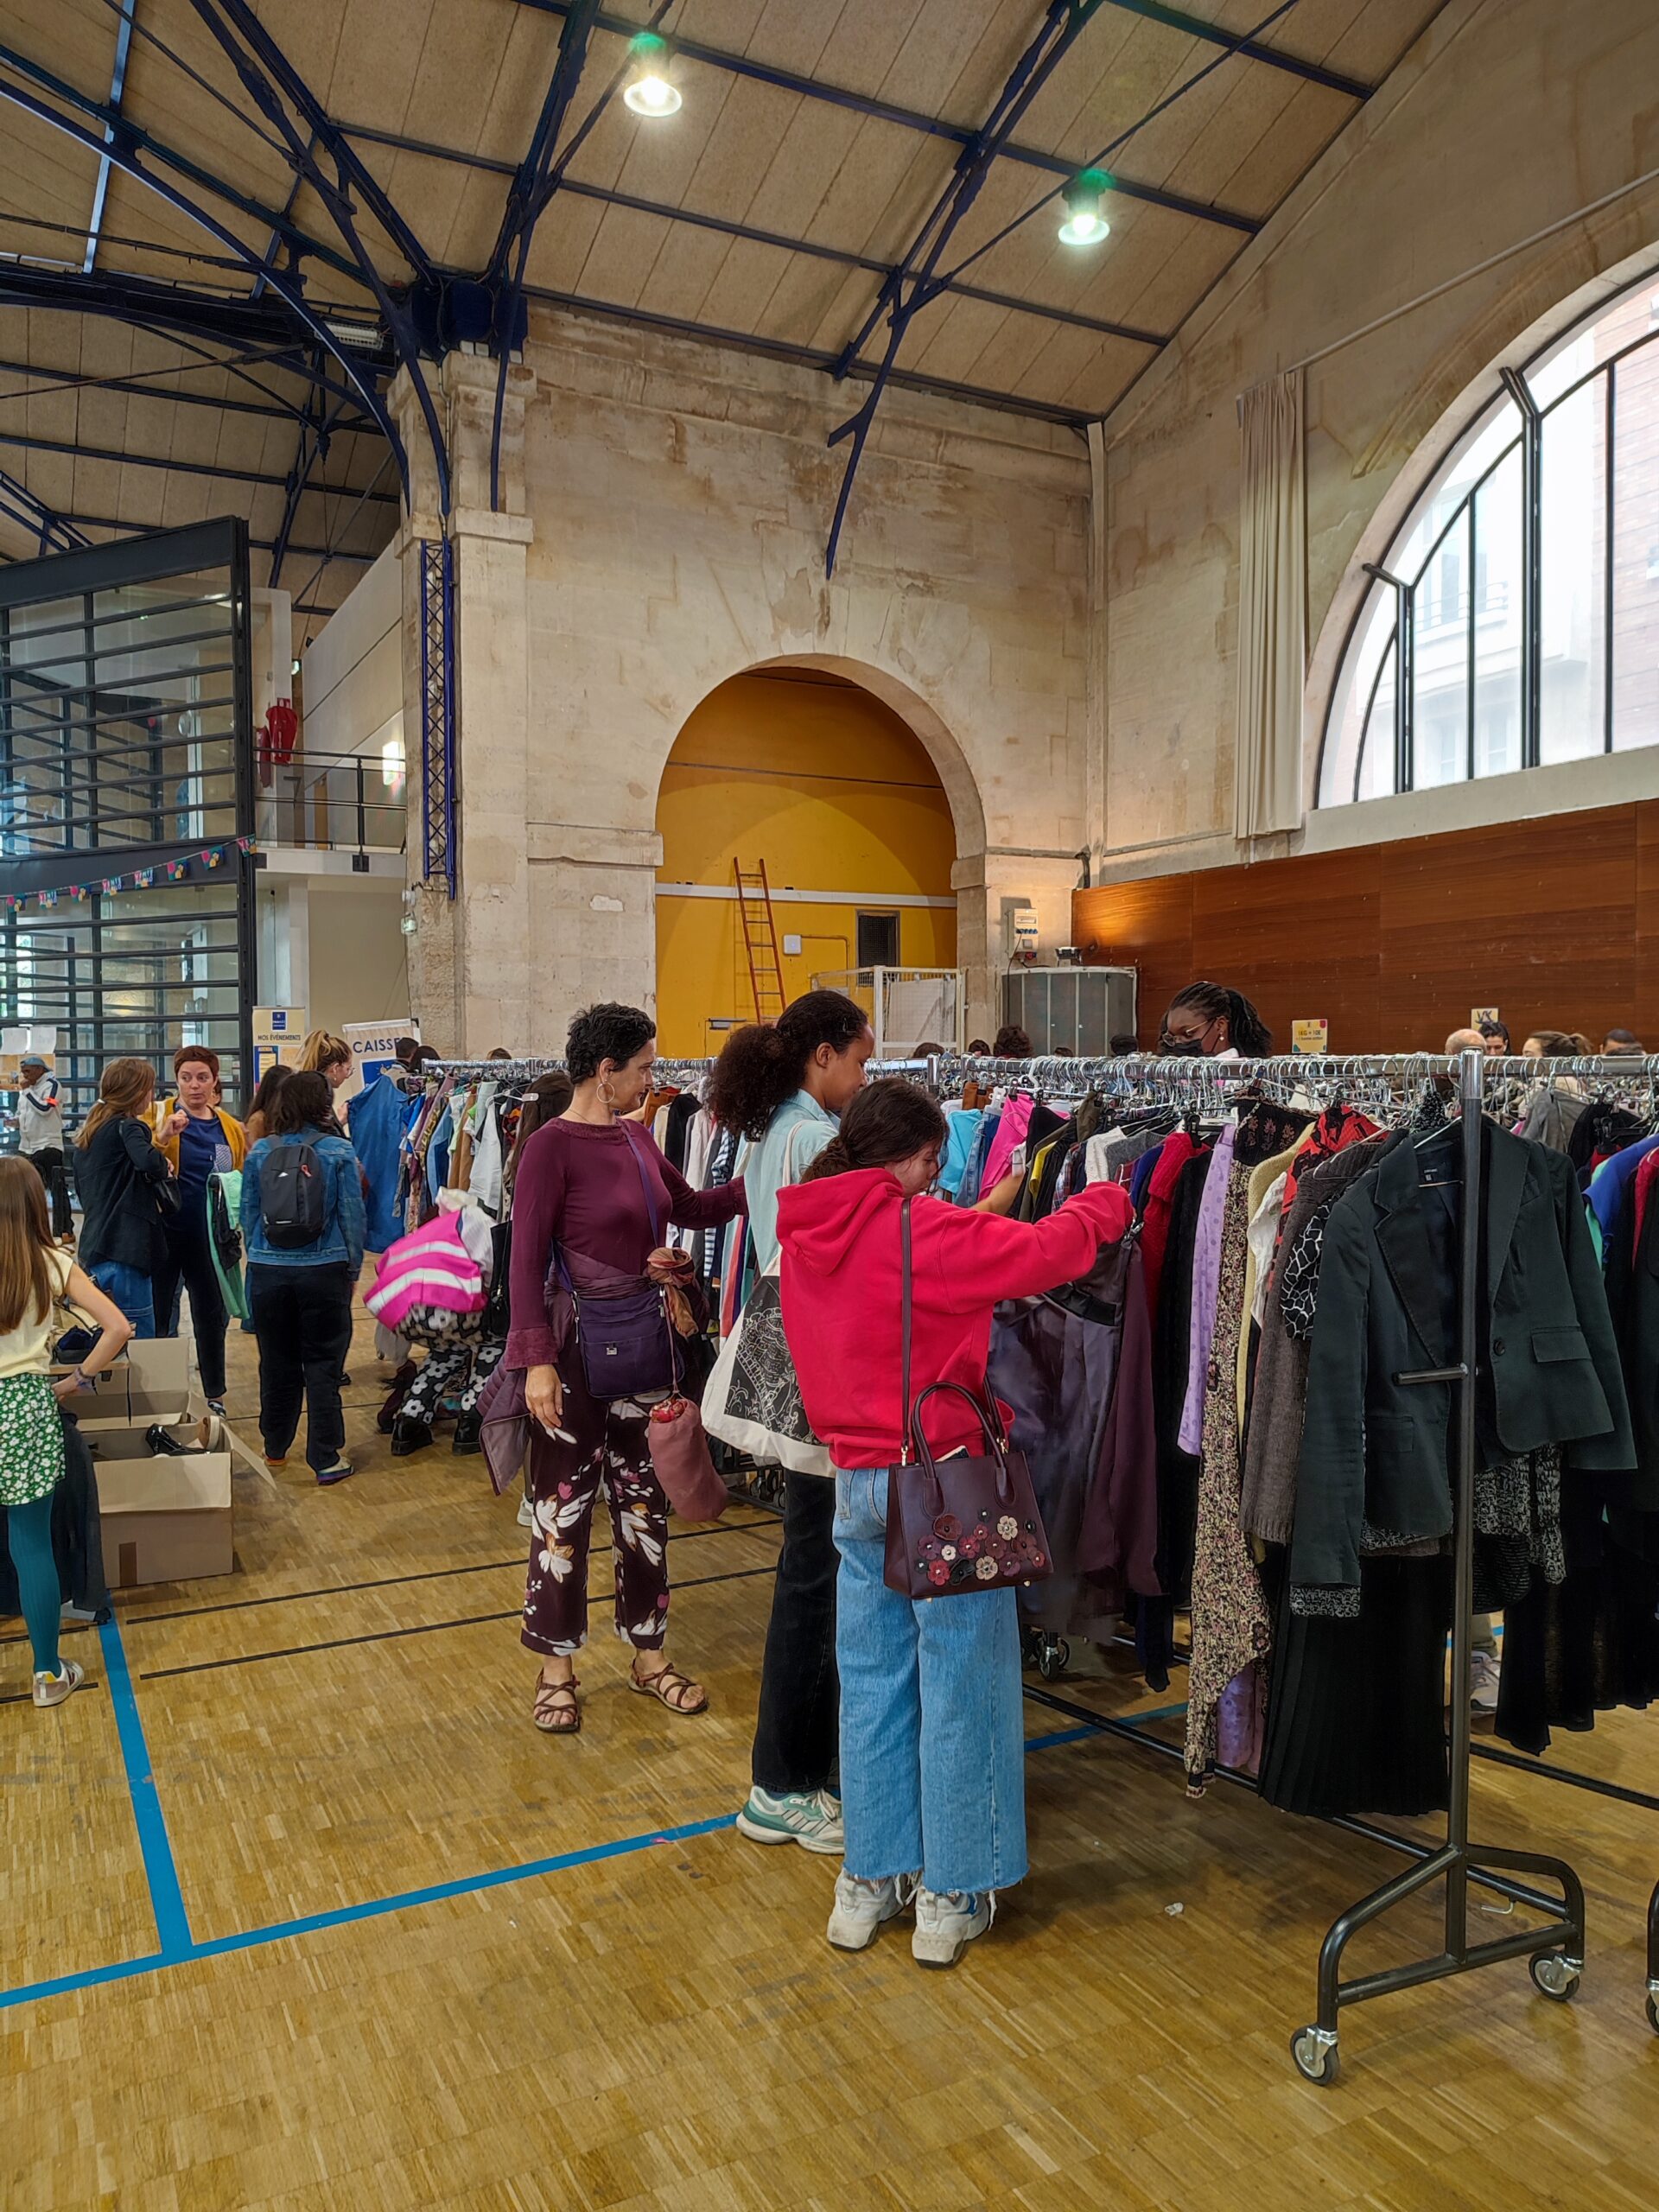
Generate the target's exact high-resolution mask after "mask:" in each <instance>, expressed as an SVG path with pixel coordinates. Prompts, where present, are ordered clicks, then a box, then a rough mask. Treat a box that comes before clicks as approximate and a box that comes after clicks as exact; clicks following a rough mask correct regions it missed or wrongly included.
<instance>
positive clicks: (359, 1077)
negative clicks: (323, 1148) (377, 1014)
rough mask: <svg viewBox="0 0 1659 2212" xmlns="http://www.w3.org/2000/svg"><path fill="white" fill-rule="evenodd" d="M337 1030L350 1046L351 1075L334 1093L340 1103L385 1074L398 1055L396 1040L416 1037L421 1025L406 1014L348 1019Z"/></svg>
mask: <svg viewBox="0 0 1659 2212" xmlns="http://www.w3.org/2000/svg"><path fill="white" fill-rule="evenodd" d="M420 1033H421V1025H420V1023H419V1022H418V1021H416V1020H413V1019H411V1017H410V1015H408V1014H400V1015H399V1016H398V1018H397V1020H395V1021H348V1022H347V1023H346V1025H345V1027H344V1028H342V1029H341V1031H340V1035H341V1036H342V1037H343V1038H344V1039H346V1043H347V1044H348V1045H349V1046H351V1048H352V1073H351V1078H350V1080H349V1081H348V1082H347V1083H346V1085H345V1087H344V1089H343V1090H340V1091H338V1092H337V1093H336V1094H335V1096H336V1098H337V1101H338V1103H340V1105H342V1106H343V1105H344V1104H345V1103H346V1100H347V1099H348V1098H355V1097H356V1096H357V1094H358V1092H359V1090H367V1088H368V1086H369V1085H370V1084H372V1083H374V1082H376V1081H378V1078H379V1077H381V1076H382V1075H384V1074H385V1071H386V1070H387V1069H388V1068H389V1067H390V1066H391V1065H392V1063H393V1061H395V1060H396V1058H397V1039H399V1038H400V1037H414V1038H418V1037H419V1036H420Z"/></svg>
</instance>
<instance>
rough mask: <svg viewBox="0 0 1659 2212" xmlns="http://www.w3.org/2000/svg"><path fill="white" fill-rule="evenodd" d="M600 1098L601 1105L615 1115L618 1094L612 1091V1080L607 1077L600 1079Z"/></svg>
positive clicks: (603, 1076)
mask: <svg viewBox="0 0 1659 2212" xmlns="http://www.w3.org/2000/svg"><path fill="white" fill-rule="evenodd" d="M599 1097H600V1103H601V1105H602V1106H604V1107H606V1108H607V1109H608V1110H609V1111H610V1112H611V1113H613V1114H614V1113H615V1111H616V1093H615V1092H614V1091H613V1090H612V1089H611V1078H610V1077H609V1076H607V1075H602V1076H601V1077H600V1078H599Z"/></svg>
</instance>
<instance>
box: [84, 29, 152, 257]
mask: <svg viewBox="0 0 1659 2212" xmlns="http://www.w3.org/2000/svg"><path fill="white" fill-rule="evenodd" d="M118 5H119V8H120V11H121V12H120V15H119V16H118V18H117V23H116V33H115V65H114V67H113V68H112V69H111V72H110V105H111V108H113V109H114V111H115V112H116V113H117V114H118V115H119V114H120V112H121V96H122V94H123V93H124V92H125V91H126V88H127V55H128V54H129V53H130V51H131V48H132V17H133V11H134V10H135V9H136V8H137V5H138V0H118ZM114 130H115V125H114V124H109V125H108V126H107V128H106V130H105V137H108V138H109V139H110V140H111V143H113V133H114ZM109 190H110V159H109V156H108V155H107V154H106V155H105V156H104V157H103V159H102V160H101V161H100V162H99V165H98V182H97V184H96V185H95V186H94V188H93V190H92V221H91V222H90V223H89V224H88V225H87V226H86V259H85V260H84V261H83V262H82V263H81V265H80V273H81V275H82V276H83V277H90V276H91V275H92V268H93V264H95V263H96V261H97V259H98V241H99V233H100V232H102V230H103V228H104V203H105V200H106V199H107V198H108V196H109Z"/></svg>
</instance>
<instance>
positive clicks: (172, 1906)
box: [0, 1619, 1186, 2012]
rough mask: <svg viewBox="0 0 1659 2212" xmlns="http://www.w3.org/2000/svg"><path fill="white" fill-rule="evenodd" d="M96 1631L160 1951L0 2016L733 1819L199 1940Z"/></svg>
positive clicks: (131, 1721) (120, 1667) (1030, 1743)
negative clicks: (139, 1975) (83, 1990)
mask: <svg viewBox="0 0 1659 2212" xmlns="http://www.w3.org/2000/svg"><path fill="white" fill-rule="evenodd" d="M99 1637H100V1638H101V1640H102V1643H103V1646H104V1661H105V1667H106V1669H107V1670H108V1676H109V1688H110V1702H111V1707H112V1708H113V1710H114V1713H115V1717H116V1726H117V1729H118V1732H119V1736H120V1742H121V1757H122V1760H123V1763H124V1765H125V1768H126V1773H127V1785H128V1788H129V1789H130V1792H131V1796H132V1809H133V1817H134V1820H135V1821H136V1822H137V1829H138V1841H139V1847H140V1849H141V1851H142V1853H143V1865H144V1875H145V1878H146V1880H147V1881H148V1883H149V1895H150V1903H151V1907H152V1910H154V1912H155V1916H156V1934H157V1936H158V1937H159V1938H160V1941H161V1945H162V1948H161V1949H160V1950H159V1951H156V1952H152V1953H150V1954H149V1955H147V1956H145V1957H143V1958H139V1959H120V1960H118V1961H116V1962H115V1963H114V1964H113V1965H111V1966H103V1967H86V1969H85V1970H84V1971H83V1972H81V1973H79V1974H60V1975H57V1976H55V1977H54V1978H53V1979H52V1980H48V1981H31V1982H26V1983H24V1984H22V1986H20V1987H18V1988H16V1989H5V1990H0V2012H3V2011H4V2010H5V2009H6V2008H7V2007H9V2006H10V2005H24V2004H29V2003H30V2002H33V2001H34V2000H35V1999H41V1998H47V1997H62V1996H67V1995H70V1994H72V1993H73V1992H75V1991H77V1990H81V1989H97V1988H100V1987H102V1986H104V1985H105V1983H106V1982H114V1981H130V1980H132V1979H133V1978H134V1977H135V1976H136V1975H138V1974H160V1973H162V1972H164V1971H165V1970H166V1969H167V1968H168V1967H178V1966H188V1965H189V1964H191V1963H192V1962H193V1961H196V1960H199V1959H217V1958H223V1957H225V1956H226V1955H228V1954H229V1953H232V1952H235V1951H256V1950H262V1949H264V1948H265V1947H266V1946H267V1945H269V1944H272V1943H282V1942H288V1941H289V1939H290V1938H292V1937H294V1936H309V1935H314V1934H315V1933H316V1932H317V1931H319V1930H320V1929H327V1928H347V1927H350V1926H352V1925H353V1923H356V1922H358V1921H362V1920H378V1919H381V1918H383V1917H384V1916H385V1915H386V1914H388V1913H394V1912H406V1911H408V1910H410V1909H411V1908H412V1907H415V1906H417V1905H423V1904H442V1902H444V1901H445V1900H446V1899H448V1898H450V1897H472V1896H474V1895H475V1894H476V1893H477V1892H478V1891H481V1890H493V1889H499V1888H501V1887H502V1886H503V1885H505V1884H507V1883H510V1882H527V1881H533V1880H535V1879H536V1878H537V1876H539V1875H543V1874H561V1873H564V1872H568V1871H569V1869H570V1868H571V1867H573V1866H594V1865H595V1864H597V1863H598V1862H599V1861H601V1860H602V1859H624V1858H627V1857H629V1856H631V1855H632V1853H635V1852H638V1851H648V1850H650V1849H652V1847H655V1846H656V1845H658V1844H671V1843H685V1842H689V1841H690V1840H691V1839H692V1838H693V1837H695V1836H703V1835H714V1834H718V1833H719V1831H720V1830H721V1829H723V1828H729V1827H733V1826H734V1823H735V1821H736V1818H737V1815H735V1814H734V1813H721V1814H719V1815H716V1816H715V1818H714V1819H713V1820H708V1821H690V1822H688V1823H687V1824H686V1825H685V1826H683V1827H673V1828H652V1829H651V1830H649V1831H648V1832H647V1833H646V1834H643V1835H630V1836H623V1837H621V1838H620V1840H618V1841H616V1842H614V1843H595V1844H589V1845H588V1846H587V1847H585V1848H583V1849H582V1850H581V1851H564V1852H559V1853H556V1854H555V1855H554V1856H553V1857H551V1858H547V1859H526V1860H525V1861H524V1863H523V1864H522V1865H520V1866H498V1867H493V1868H492V1869H491V1870H490V1871H489V1872H486V1873H483V1874H464V1875H461V1876H460V1877H459V1878H456V1879H455V1880H454V1881H450V1882H435V1883H433V1884H431V1885H429V1886H428V1887H426V1888H424V1889H419V1890H404V1891H399V1892H397V1894H396V1895H395V1896H392V1897H371V1898H369V1899H368V1900H367V1902H366V1903H365V1904H347V1905H340V1906H339V1907H338V1908H336V1910H334V1911H332V1912H316V1913H311V1914H308V1915H307V1916H304V1917H303V1918H301V1919H297V1920H279V1921H274V1922H272V1923H270V1925H269V1926H268V1927H264V1928H250V1929H242V1930H240V1931H239V1932H238V1933H237V1934H235V1935H232V1936H213V1937H211V1938H209V1940H208V1941H207V1942H204V1943H198V1942H195V1941H194V1939H193V1937H192V1936H191V1934H190V1923H189V1920H188V1916H187V1914H186V1912H185V1906H184V1897H183V1893H182V1891H181V1889H180V1887H179V1875H178V1868H177V1866H175V1862H174V1858H173V1847H172V1843H171V1841H170V1840H169V1839H168V1833H167V1821H166V1816H165V1815H164V1814H163V1813H162V1806H161V1801H160V1799H159V1797H158V1796H157V1795H156V1777H155V1774H154V1772H153V1771H152V1770H151V1767H150V1764H149V1746H148V1745H147V1744H146V1743H145V1740H144V1729H143V1721H142V1719H140V1718H139V1713H138V1703H137V1698H136V1697H135V1695H134V1694H133V1687H132V1676H131V1674H130V1671H129V1670H128V1667H127V1655H126V1652H125V1650H124V1648H123V1646H122V1643H121V1630H120V1627H119V1625H118V1623H117V1622H116V1621H114V1620H113V1619H111V1620H110V1621H107V1622H105V1624H104V1625H103V1626H102V1627H101V1628H100V1630H99ZM1185 1711H1186V1707H1185V1705H1165V1706H1159V1707H1156V1708H1155V1709H1154V1711H1152V1712H1150V1713H1134V1714H1130V1715H1128V1716H1125V1717H1126V1718H1128V1719H1131V1720H1133V1721H1135V1722H1140V1721H1144V1720H1167V1719H1173V1718H1174V1717H1175V1716H1176V1715H1178V1714H1179V1713H1185ZM1101 1733H1102V1731H1101V1729H1100V1728H1099V1727H1097V1726H1094V1725H1092V1724H1090V1725H1087V1726H1082V1727H1077V1728H1063V1729H1060V1730H1058V1731H1057V1732H1055V1733H1054V1734H1053V1735H1050V1736H1033V1737H1031V1738H1028V1739H1027V1744H1026V1749H1027V1751H1048V1750H1052V1749H1055V1748H1057V1747H1058V1746H1059V1745H1063V1744H1076V1743H1081V1742H1082V1741H1083V1739H1084V1738H1085V1737H1089V1736H1097V1735H1099V1734H1101Z"/></svg>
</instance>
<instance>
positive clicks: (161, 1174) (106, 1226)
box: [70, 1115, 170, 1274]
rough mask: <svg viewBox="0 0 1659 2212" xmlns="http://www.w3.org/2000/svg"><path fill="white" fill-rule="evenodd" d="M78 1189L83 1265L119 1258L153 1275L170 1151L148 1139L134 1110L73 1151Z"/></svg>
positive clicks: (158, 1254)
mask: <svg viewBox="0 0 1659 2212" xmlns="http://www.w3.org/2000/svg"><path fill="white" fill-rule="evenodd" d="M70 1157H71V1159H72V1160H73V1161H74V1163H75V1185H76V1188H77V1189H78V1190H79V1192H80V1205H81V1211H82V1214H83V1216H84V1217H85V1218H84V1219H83V1221H82V1224H81V1230H80V1245H79V1250H78V1251H77V1253H76V1255H75V1256H76V1257H77V1259H78V1260H79V1262H80V1264H81V1266H82V1267H83V1268H94V1267H97V1266H98V1265H99V1263H100V1262H103V1261H106V1260H107V1261H115V1262H118V1263H119V1264H120V1265H122V1266H124V1267H129V1268H141V1269H142V1270H143V1273H144V1274H149V1273H150V1272H151V1271H152V1269H153V1268H155V1267H156V1264H157V1262H158V1261H159V1259H160V1257H161V1255H162V1215H161V1201H160V1199H159V1198H157V1197H156V1187H157V1185H160V1184H162V1183H164V1182H166V1180H167V1179H168V1173H169V1172H170V1171H169V1170H168V1164H167V1155H166V1154H165V1153H163V1152H160V1151H158V1150H157V1149H156V1146H155V1145H153V1144H152V1143H151V1142H150V1141H149V1128H147V1127H146V1125H145V1124H144V1123H143V1122H138V1121H135V1120H134V1119H133V1118H132V1116H130V1115H127V1116H117V1117H116V1118H115V1119H114V1120H112V1121H108V1122H105V1124H104V1126H103V1128H101V1129H99V1131H98V1133H97V1134H96V1135H95V1136H94V1137H93V1139H92V1142H91V1144H89V1145H88V1146H87V1147H86V1150H85V1151H84V1152H83V1151H82V1150H81V1149H80V1147H79V1146H76V1147H75V1148H74V1150H73V1152H72V1153H71V1154H70Z"/></svg>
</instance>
